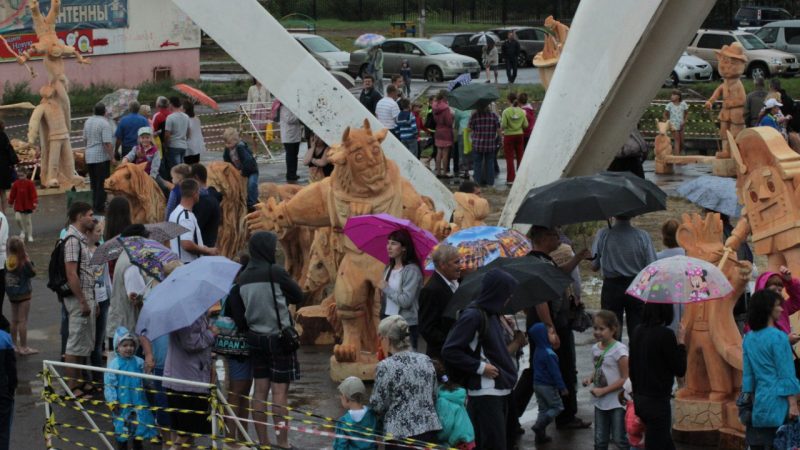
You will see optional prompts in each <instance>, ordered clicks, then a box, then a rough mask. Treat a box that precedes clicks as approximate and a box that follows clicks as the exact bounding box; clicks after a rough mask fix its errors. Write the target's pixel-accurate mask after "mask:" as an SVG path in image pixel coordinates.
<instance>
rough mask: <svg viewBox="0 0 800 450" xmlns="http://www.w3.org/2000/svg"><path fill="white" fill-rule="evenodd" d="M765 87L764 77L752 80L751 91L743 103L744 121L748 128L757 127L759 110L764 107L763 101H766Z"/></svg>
mask: <svg viewBox="0 0 800 450" xmlns="http://www.w3.org/2000/svg"><path fill="white" fill-rule="evenodd" d="M765 87H766V86H765V84H764V77H755V78H753V91H752V92H750V93H748V94H747V99H746V100H745V102H744V119H745V120H746V121H747V126H748V127H757V126H758V121H759V117H760V113H761V108H763V107H764V101H765V100H766V99H767V90H766V88H765Z"/></svg>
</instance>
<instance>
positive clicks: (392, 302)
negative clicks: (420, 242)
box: [381, 229, 422, 351]
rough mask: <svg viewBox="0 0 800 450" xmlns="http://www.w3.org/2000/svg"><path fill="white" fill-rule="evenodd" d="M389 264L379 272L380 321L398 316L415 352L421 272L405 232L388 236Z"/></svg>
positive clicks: (410, 241) (409, 238) (409, 237)
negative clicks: (401, 319)
mask: <svg viewBox="0 0 800 450" xmlns="http://www.w3.org/2000/svg"><path fill="white" fill-rule="evenodd" d="M386 251H387V253H388V254H389V264H387V265H386V267H385V268H384V270H383V277H382V278H381V279H382V283H381V318H384V317H386V316H393V315H400V316H402V317H403V319H405V321H406V324H407V325H408V329H409V331H410V332H411V347H412V348H413V349H414V350H415V351H416V349H417V339H418V337H419V329H418V327H417V324H418V323H419V322H418V317H417V315H418V313H419V292H420V289H422V269H421V268H420V261H419V259H418V258H417V253H416V251H415V250H414V243H413V241H412V240H411V236H410V235H409V234H408V232H407V231H406V230H402V229H400V230H396V231H393V232H392V233H391V234H389V238H388V240H387V244H386Z"/></svg>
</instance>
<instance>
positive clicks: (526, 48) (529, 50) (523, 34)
mask: <svg viewBox="0 0 800 450" xmlns="http://www.w3.org/2000/svg"><path fill="white" fill-rule="evenodd" d="M491 31H492V33H494V34H496V35H497V37H499V38H500V47H501V48H502V46H503V42H505V41H506V39H508V33H509V32H511V31H516V32H517V40H518V41H519V46H520V53H519V58H517V65H518V66H519V67H526V66H529V65H531V60H532V59H533V57H534V55H536V54H537V53H539V52H540V51H542V49H543V48H544V37H545V35H546V32H545V31H544V30H543V29H542V28H536V27H503V28H497V29H494V30H491ZM500 61H501V62H502V61H503V53H502V52H500Z"/></svg>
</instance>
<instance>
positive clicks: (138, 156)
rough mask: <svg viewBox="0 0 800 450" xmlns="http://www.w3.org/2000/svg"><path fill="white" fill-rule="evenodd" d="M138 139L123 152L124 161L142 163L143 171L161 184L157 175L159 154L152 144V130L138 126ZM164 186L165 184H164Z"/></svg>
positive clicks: (159, 164) (159, 163)
mask: <svg viewBox="0 0 800 450" xmlns="http://www.w3.org/2000/svg"><path fill="white" fill-rule="evenodd" d="M138 134H139V139H138V141H137V144H136V145H135V146H133V148H131V150H130V151H129V152H127V153H124V154H123V158H124V161H127V162H129V163H133V164H144V172H145V173H146V174H147V175H149V176H150V177H151V178H152V179H153V180H155V182H156V184H158V185H159V186H161V185H162V184H163V180H161V176H160V175H159V168H160V167H161V164H162V162H161V154H160V152H159V151H158V147H156V146H155V145H153V131H152V130H151V129H150V127H142V128H139V131H138ZM165 187H166V186H165Z"/></svg>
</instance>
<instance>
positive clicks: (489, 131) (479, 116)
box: [469, 111, 500, 153]
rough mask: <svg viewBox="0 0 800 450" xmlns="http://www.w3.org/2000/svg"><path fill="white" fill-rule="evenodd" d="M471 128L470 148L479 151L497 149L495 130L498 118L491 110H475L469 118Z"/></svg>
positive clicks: (497, 125)
mask: <svg viewBox="0 0 800 450" xmlns="http://www.w3.org/2000/svg"><path fill="white" fill-rule="evenodd" d="M469 129H470V130H472V134H471V135H470V136H471V138H472V149H473V150H474V151H476V152H479V153H488V152H493V151H495V150H496V149H497V132H498V131H499V130H500V119H498V118H497V114H495V113H493V112H483V113H482V112H477V111H476V112H475V113H474V114H472V117H470V119H469Z"/></svg>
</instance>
